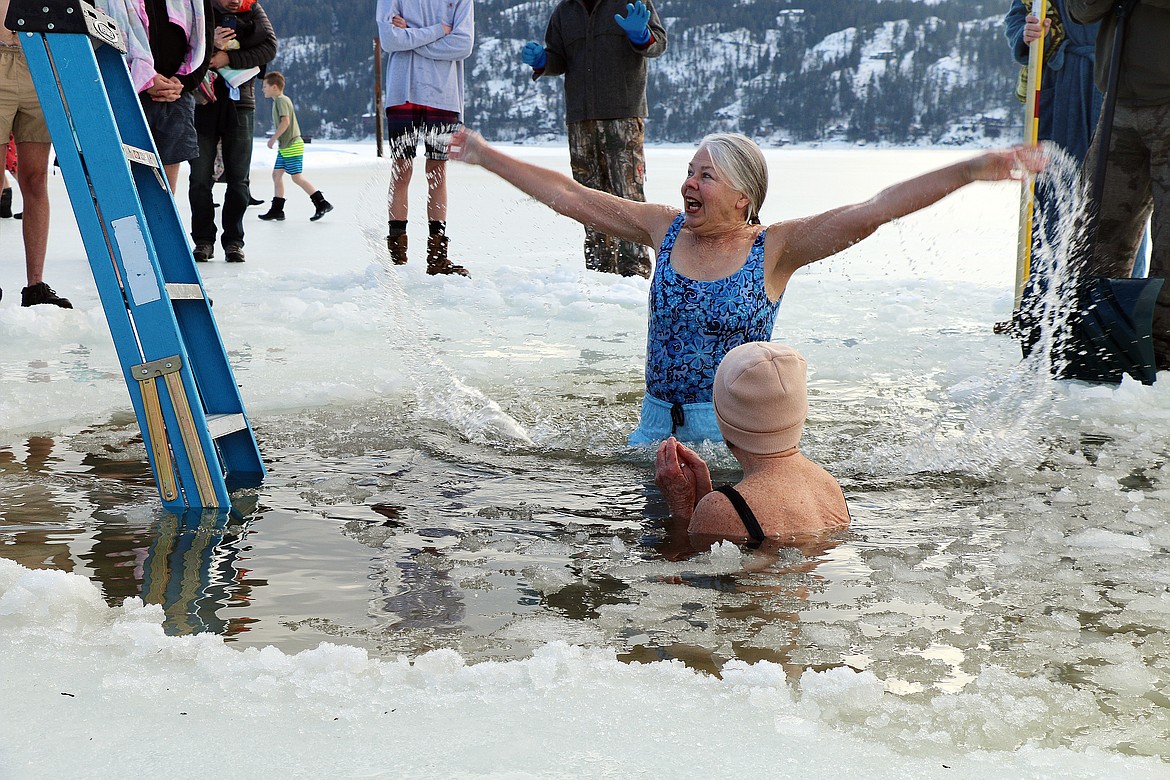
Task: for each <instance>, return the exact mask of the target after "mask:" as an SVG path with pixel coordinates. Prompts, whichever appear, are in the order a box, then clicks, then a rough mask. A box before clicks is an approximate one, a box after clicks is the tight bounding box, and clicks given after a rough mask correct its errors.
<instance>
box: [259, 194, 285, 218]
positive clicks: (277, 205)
mask: <svg viewBox="0 0 1170 780" xmlns="http://www.w3.org/2000/svg"><path fill="white" fill-rule="evenodd" d="M260 219H263V220H265V221H268V220H271V219H275V220H277V221H279V222H284V198H273V199H272V207H271V208H269V209H268V213H267V214H261V215H260Z"/></svg>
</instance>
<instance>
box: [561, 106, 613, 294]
mask: <svg viewBox="0 0 1170 780" xmlns="http://www.w3.org/2000/svg"><path fill="white" fill-rule="evenodd" d="M596 127H597V122H595V121H592V120H584V121H581V122H570V123H569V167H570V168H571V169H572V171H573V178H574V179H576V180H577V182H578V183H580V184H583V185H585V186H586V187H589V188H591V189H595V190H604V187H603V186H602V180H601V169H600V167H599V166H598V164H597V162H598V157H599V154H598V148H597V133H596ZM609 255H610V252H609V248H608V246H607V241H606V236H605V234H604V233H599V232H598V231H596V230H594V229H593V228H591V227H589V226H588V225H586V226H585V267H586V268H588V269H590V270H591V271H605V270H608V269H607V268H605V265H606V261H607V259H608V257H609Z"/></svg>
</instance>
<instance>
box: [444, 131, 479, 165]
mask: <svg viewBox="0 0 1170 780" xmlns="http://www.w3.org/2000/svg"><path fill="white" fill-rule="evenodd" d="M486 145H487V144H486V143H485V142H484V140H483V136H482V135H480V134H479V133H477V132H475V131H474V130H469V129H468V128H466V127H460V128H459V129H458V130H456V131H455V132H454V133H453V134H452V135H451V141H450V142H449V143H448V144H447V156H448V157H450V158H451V159H452V160H459V161H460V162H464V163H467V164H468V165H479V163H480V152H481V151H482V150H483V148H484V147H485V146H486Z"/></svg>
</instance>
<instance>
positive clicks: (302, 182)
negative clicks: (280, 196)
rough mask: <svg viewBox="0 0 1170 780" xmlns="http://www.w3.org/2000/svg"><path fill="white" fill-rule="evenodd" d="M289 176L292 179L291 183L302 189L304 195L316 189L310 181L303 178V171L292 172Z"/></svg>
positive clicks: (310, 193)
mask: <svg viewBox="0 0 1170 780" xmlns="http://www.w3.org/2000/svg"><path fill="white" fill-rule="evenodd" d="M289 178H291V179H292V180H293V184H295V185H297V186H298V187H300V188H301V189H302V190H304V191H305V194H306V195H312V194H313V193H314V192H316V191H317V188H316V187H314V186H313V184H312V182H310V181H309V180H308V179H306V178H305V175H304V174H303V173H294V174H293V175H292V176H290V177H289Z"/></svg>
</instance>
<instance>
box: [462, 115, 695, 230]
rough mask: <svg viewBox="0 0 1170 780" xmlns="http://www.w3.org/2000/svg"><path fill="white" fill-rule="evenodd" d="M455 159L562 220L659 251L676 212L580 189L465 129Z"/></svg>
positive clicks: (559, 176)
mask: <svg viewBox="0 0 1170 780" xmlns="http://www.w3.org/2000/svg"><path fill="white" fill-rule="evenodd" d="M448 151H449V152H450V155H451V159H453V160H460V161H462V162H465V163H468V164H471V165H478V166H480V167H481V168H484V169H486V170H489V171H491V172H492V173H494V174H496V175H497V176H499V177H500V178H501V179H503V180H504V181H506V182H508V183H509V184H511V185H512V186H513V187H516V188H517V189H518V190H520V191H521V192H524V193H525V194H527V195H530V196H531V197H533V198H535V199H536V200H538V201H540V202H541V203H543V204H544V205H546V206H548V207H549V208H551V209H552V210H553V211H555V212H557V213H558V214H563V215H564V216H566V217H569V218H570V219H575V220H576V221H578V222H580V223H581V224H583V225H589V226H591V227H594V228H596V229H598V230H600V231H601V232H602V233H606V234H607V235H611V236H616V237H618V238H623V239H625V240H627V241H635V242H637V243H639V244H644V245H646V246H650V247H652V246H654V241H655V238H656V237H657V236H659V235H663V234H665V232H666V229H667V228H668V227H669V225H670V222H671V220H673V219H674V217H675V216H676V215H677V213H678V212H677V211H675V210H672V209H671V208H670V207H669V206H662V205H658V204H654V203H637V202H635V201H632V200H625V199H624V198H619V197H617V196H615V195H610V194H609V193H606V192H601V191H600V190H593V189H590V188H588V187H585V186H584V185H581V184H578V183H577V182H575V181H573V179H571V178H569V177H568V176H565V175H564V174H562V173H558V172H556V171H551V170H549V169H548V168H541V167H540V166H538V165H532V164H531V163H527V162H524V161H523V160H517V159H516V158H515V157H510V156H509V155H506V154H504V153H503V152H501V151H499V150H498V149H493V148H492V147H491V146H488V144H487V143H486V142H485V141H484V140H483V138H482V137H481V136H480V134H479V133H477V132H475V131H474V130H468V129H467V128H462V129H460V130H459V131H457V132H456V133H455V135H454V136H452V138H451V145H450V147H449V149H448Z"/></svg>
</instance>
